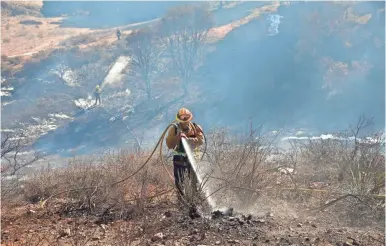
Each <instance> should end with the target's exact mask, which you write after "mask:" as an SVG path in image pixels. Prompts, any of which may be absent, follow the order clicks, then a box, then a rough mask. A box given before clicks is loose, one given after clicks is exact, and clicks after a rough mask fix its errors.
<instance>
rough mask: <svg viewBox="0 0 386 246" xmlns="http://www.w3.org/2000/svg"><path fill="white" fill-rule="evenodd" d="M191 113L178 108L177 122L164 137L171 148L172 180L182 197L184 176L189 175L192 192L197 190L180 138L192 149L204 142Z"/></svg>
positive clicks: (195, 180)
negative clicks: (184, 139)
mask: <svg viewBox="0 0 386 246" xmlns="http://www.w3.org/2000/svg"><path fill="white" fill-rule="evenodd" d="M192 119H193V114H192V113H191V112H190V111H189V110H188V109H186V108H181V109H180V110H178V113H177V115H176V120H177V123H175V124H174V127H171V128H170V129H169V132H168V136H167V137H166V145H167V147H168V148H169V149H173V167H174V182H175V185H176V188H177V191H178V198H179V200H181V198H182V197H184V192H183V186H184V177H185V175H189V177H190V178H191V181H192V185H193V187H192V188H193V189H194V192H195V191H197V177H196V174H195V173H194V171H193V170H192V167H191V164H190V162H189V159H188V157H187V155H186V151H185V149H184V146H183V144H182V141H181V138H186V140H187V142H188V143H189V144H190V146H191V147H192V149H197V148H198V147H199V146H201V145H202V144H203V143H204V135H203V131H202V128H201V127H200V126H199V125H197V124H196V123H193V122H192Z"/></svg>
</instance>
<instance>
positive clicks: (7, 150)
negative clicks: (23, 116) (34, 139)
mask: <svg viewBox="0 0 386 246" xmlns="http://www.w3.org/2000/svg"><path fill="white" fill-rule="evenodd" d="M30 148H31V146H30V143H29V140H28V138H27V137H26V136H25V135H24V134H23V133H20V134H18V133H15V132H7V133H3V134H1V159H2V166H1V174H8V175H15V174H16V173H17V172H18V171H19V170H20V169H22V168H24V167H26V166H28V165H30V164H32V163H34V162H36V161H38V160H39V159H41V158H42V157H43V156H42V154H41V153H39V152H36V151H33V153H32V157H30V158H26V159H22V158H20V155H21V154H22V153H23V152H25V151H28V150H30Z"/></svg>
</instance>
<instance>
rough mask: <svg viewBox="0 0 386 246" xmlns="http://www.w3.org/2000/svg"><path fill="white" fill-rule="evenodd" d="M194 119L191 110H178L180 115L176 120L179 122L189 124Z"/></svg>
mask: <svg viewBox="0 0 386 246" xmlns="http://www.w3.org/2000/svg"><path fill="white" fill-rule="evenodd" d="M192 119H193V114H192V112H190V111H189V109H186V108H181V109H180V110H178V113H177V115H176V120H177V121H179V122H189V121H191V120H192Z"/></svg>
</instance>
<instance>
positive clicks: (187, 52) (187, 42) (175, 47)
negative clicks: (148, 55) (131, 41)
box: [160, 5, 213, 94]
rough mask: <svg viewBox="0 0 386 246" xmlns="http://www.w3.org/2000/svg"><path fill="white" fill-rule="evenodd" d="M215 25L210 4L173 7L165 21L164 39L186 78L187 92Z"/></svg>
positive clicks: (162, 22)
mask: <svg viewBox="0 0 386 246" xmlns="http://www.w3.org/2000/svg"><path fill="white" fill-rule="evenodd" d="M212 25H213V21H212V15H211V13H210V11H209V9H208V8H207V6H206V5H184V6H178V7H175V8H172V9H170V10H169V11H168V13H167V14H166V16H165V17H164V18H163V19H162V21H161V27H160V32H161V33H162V36H163V39H162V40H163V41H164V42H165V46H166V47H167V49H168V51H169V54H170V56H171V59H172V64H173V69H174V70H175V71H176V72H177V74H178V75H179V77H180V78H181V80H182V86H183V89H184V93H185V94H187V93H188V84H189V82H190V81H191V79H192V77H193V75H194V72H195V70H196V68H197V66H198V64H199V63H200V52H201V50H202V48H203V46H204V44H205V43H206V40H207V37H208V31H209V29H210V27H212Z"/></svg>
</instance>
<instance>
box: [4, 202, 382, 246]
mask: <svg viewBox="0 0 386 246" xmlns="http://www.w3.org/2000/svg"><path fill="white" fill-rule="evenodd" d="M331 216H334V215H331V214H327V213H321V214H318V215H316V216H304V215H302V216H291V215H289V214H288V215H285V214H284V213H280V212H279V213H275V212H270V213H266V214H261V215H259V216H249V215H241V214H237V212H235V213H234V214H231V216H229V215H226V216H225V215H224V214H220V216H213V215H212V217H213V218H203V217H201V218H193V219H192V218H191V217H189V214H188V212H187V211H185V210H184V209H182V208H181V207H177V206H176V205H175V204H173V203H172V202H169V201H168V202H159V203H157V204H151V205H148V206H146V207H145V208H143V209H139V208H138V207H137V206H134V205H133V206H132V207H129V208H126V209H125V210H120V211H119V212H116V213H115V214H114V213H113V214H109V215H104V216H87V215H86V213H84V212H82V211H72V212H70V210H69V209H68V206H67V207H63V203H62V204H61V203H60V202H55V203H52V204H50V205H49V207H48V208H45V209H42V208H39V205H32V204H30V205H26V206H23V207H18V208H14V209H11V210H8V211H6V212H4V210H3V214H2V221H1V227H2V244H1V245H173V246H174V245H322V246H331V245H334V246H343V245H345V246H348V245H362V246H367V245H372V246H377V245H385V241H384V232H383V229H374V227H373V228H366V227H360V228H359V227H355V226H354V227H347V226H344V225H343V222H342V224H340V223H339V222H337V223H336V222H334V220H332V219H331V218H332V217H331ZM12 243H13V244H12Z"/></svg>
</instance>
